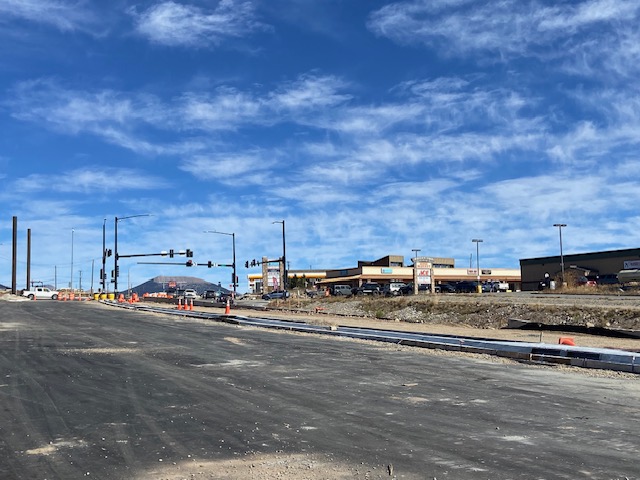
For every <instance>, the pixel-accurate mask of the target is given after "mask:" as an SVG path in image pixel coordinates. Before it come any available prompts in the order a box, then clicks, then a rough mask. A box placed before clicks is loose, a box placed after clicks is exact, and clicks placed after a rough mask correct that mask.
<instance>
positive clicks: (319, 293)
mask: <svg viewBox="0 0 640 480" xmlns="http://www.w3.org/2000/svg"><path fill="white" fill-rule="evenodd" d="M324 292H325V291H324V290H305V292H304V293H306V295H307V297H309V298H316V297H324V296H325V293H324Z"/></svg>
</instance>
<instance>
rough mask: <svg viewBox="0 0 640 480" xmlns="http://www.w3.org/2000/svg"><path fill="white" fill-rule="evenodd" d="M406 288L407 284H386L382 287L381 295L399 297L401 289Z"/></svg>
mask: <svg viewBox="0 0 640 480" xmlns="http://www.w3.org/2000/svg"><path fill="white" fill-rule="evenodd" d="M406 286H407V284H406V283H404V282H390V283H386V284H385V285H384V287H382V293H384V294H385V295H386V296H396V295H401V294H402V292H401V289H402V288H403V287H406Z"/></svg>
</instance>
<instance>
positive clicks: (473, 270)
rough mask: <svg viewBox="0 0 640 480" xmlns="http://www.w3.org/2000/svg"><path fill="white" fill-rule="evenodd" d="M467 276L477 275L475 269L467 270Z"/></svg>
mask: <svg viewBox="0 0 640 480" xmlns="http://www.w3.org/2000/svg"><path fill="white" fill-rule="evenodd" d="M467 275H478V269H477V268H467Z"/></svg>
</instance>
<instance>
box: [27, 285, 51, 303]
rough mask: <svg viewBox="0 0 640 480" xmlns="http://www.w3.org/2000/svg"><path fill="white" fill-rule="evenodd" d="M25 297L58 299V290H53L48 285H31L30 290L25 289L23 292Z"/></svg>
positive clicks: (30, 298)
mask: <svg viewBox="0 0 640 480" xmlns="http://www.w3.org/2000/svg"><path fill="white" fill-rule="evenodd" d="M22 296H23V297H28V298H29V300H47V299H51V300H57V299H58V291H57V290H51V289H50V288H47V287H31V289H30V290H24V291H23V292H22Z"/></svg>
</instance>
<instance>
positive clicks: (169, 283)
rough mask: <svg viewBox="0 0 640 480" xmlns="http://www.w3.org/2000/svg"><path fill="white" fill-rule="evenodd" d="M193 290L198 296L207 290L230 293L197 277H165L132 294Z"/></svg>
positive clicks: (139, 287)
mask: <svg viewBox="0 0 640 480" xmlns="http://www.w3.org/2000/svg"><path fill="white" fill-rule="evenodd" d="M185 288H193V289H194V290H195V291H196V292H198V295H202V294H203V293H204V291H205V290H217V291H220V292H222V293H229V290H227V289H226V288H224V287H223V286H222V285H220V284H215V283H210V282H207V281H206V280H203V279H202V278H197V277H173V276H163V275H160V276H158V277H154V278H152V279H151V280H148V281H146V282H144V283H141V284H140V285H138V286H136V287H132V288H131V292H135V293H137V294H138V295H143V294H144V293H157V292H172V291H175V290H177V289H185Z"/></svg>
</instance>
